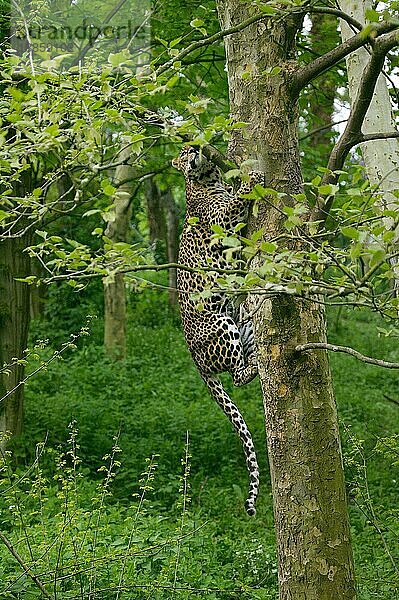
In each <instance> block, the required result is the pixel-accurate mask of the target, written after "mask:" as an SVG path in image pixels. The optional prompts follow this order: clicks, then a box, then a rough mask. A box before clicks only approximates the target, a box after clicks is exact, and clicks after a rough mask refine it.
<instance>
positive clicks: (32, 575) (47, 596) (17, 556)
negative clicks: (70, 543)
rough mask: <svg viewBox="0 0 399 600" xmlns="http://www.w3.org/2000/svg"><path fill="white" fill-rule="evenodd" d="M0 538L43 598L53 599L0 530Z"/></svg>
mask: <svg viewBox="0 0 399 600" xmlns="http://www.w3.org/2000/svg"><path fill="white" fill-rule="evenodd" d="M0 540H1V541H2V542H3V544H4V545H5V547H6V548H7V550H8V551H9V552H10V554H11V555H12V556H13V557H14V558H15V560H16V561H17V562H18V563H19V565H20V566H21V567H22V568H23V570H24V572H25V573H26V574H27V575H28V576H29V577H30V578H31V579H32V581H33V583H34V584H35V585H36V587H38V588H39V590H40V591H41V593H42V594H43V596H44V597H45V598H48V600H54V596H52V594H50V593H49V592H48V591H47V590H46V588H45V587H44V585H43V584H42V582H41V581H40V579H39V578H38V577H37V576H36V575H35V574H34V573H32V570H31V568H30V567H29V566H28V565H26V564H25V563H24V561H23V559H22V558H21V556H20V555H19V554H18V552H17V551H16V549H15V548H14V546H13V545H12V543H11V542H10V540H9V539H8V538H7V537H6V536H5V535H4V533H2V532H1V531H0Z"/></svg>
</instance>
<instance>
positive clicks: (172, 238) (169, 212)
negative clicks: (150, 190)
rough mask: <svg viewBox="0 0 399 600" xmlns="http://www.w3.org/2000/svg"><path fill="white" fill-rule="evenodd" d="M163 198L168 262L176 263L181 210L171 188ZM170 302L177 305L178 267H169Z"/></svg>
mask: <svg viewBox="0 0 399 600" xmlns="http://www.w3.org/2000/svg"><path fill="white" fill-rule="evenodd" d="M162 200H163V205H164V206H165V211H166V231H167V236H166V237H167V240H166V244H167V250H168V262H169V263H176V262H177V253H178V249H179V211H178V208H177V204H176V202H175V200H174V198H173V194H172V192H171V191H170V190H167V191H166V192H164V193H163V194H162ZM169 304H170V305H171V306H176V305H177V269H169Z"/></svg>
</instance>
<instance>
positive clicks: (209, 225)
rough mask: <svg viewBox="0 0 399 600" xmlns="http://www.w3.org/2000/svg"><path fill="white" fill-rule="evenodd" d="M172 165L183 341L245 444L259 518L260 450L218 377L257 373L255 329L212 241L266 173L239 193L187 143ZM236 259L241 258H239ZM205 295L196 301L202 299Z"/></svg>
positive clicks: (250, 507) (242, 217) (241, 218)
mask: <svg viewBox="0 0 399 600" xmlns="http://www.w3.org/2000/svg"><path fill="white" fill-rule="evenodd" d="M172 165H173V166H174V167H175V168H176V169H178V170H179V171H181V172H182V174H183V176H184V179H185V190H186V215H185V220H184V224H183V229H182V234H181V239H180V246H179V253H178V269H177V288H178V296H179V305H180V314H181V320H182V325H183V330H184V336H185V340H186V344H187V346H188V349H189V351H190V353H191V356H192V359H193V361H194V363H195V365H196V367H197V369H198V371H199V374H200V376H201V377H202V379H203V381H204V383H205V385H206V386H207V388H208V390H209V393H210V395H211V397H212V398H213V399H214V400H215V401H216V403H217V404H218V405H219V406H220V408H221V409H222V411H223V412H224V413H225V415H226V416H227V417H228V418H229V420H230V422H231V424H232V425H233V427H234V429H235V431H236V433H237V434H238V436H239V438H240V440H241V444H242V447H243V451H244V455H245V460H246V466H247V471H248V476H249V488H248V494H247V499H246V501H245V510H246V512H247V514H248V515H250V516H254V515H255V514H256V506H255V505H256V500H257V496H258V492H259V466H258V460H257V457H256V452H255V447H254V443H253V439H252V435H251V432H250V431H249V429H248V426H247V424H246V422H245V420H244V418H243V416H242V414H241V413H240V411H239V409H238V407H237V406H236V405H235V404H234V402H233V401H232V399H231V398H230V396H229V394H228V393H227V392H226V390H225V388H224V386H223V384H222V382H221V380H220V374H221V373H224V372H228V373H230V375H231V377H232V380H233V384H234V385H235V386H241V385H245V384H247V383H249V382H250V381H252V380H253V379H254V378H255V377H256V375H257V374H258V365H257V356H256V347H255V342H254V332H253V324H252V320H251V318H250V315H249V312H248V310H247V309H246V307H245V306H244V304H245V302H243V301H242V299H241V300H240V301H234V300H232V297H231V295H228V294H227V293H226V292H224V291H223V290H221V289H220V286H219V287H218V286H217V285H216V282H217V278H218V277H219V276H220V275H219V274H220V272H221V271H222V272H227V273H228V271H229V270H231V269H232V267H231V261H229V260H228V258H227V255H226V248H225V247H224V245H223V243H221V242H220V240H217V239H216V240H215V232H214V229H213V226H219V228H222V230H223V232H224V234H225V235H226V236H229V235H233V234H234V232H235V231H236V227H237V225H239V224H241V223H246V220H247V216H248V209H249V205H250V202H251V200H250V199H248V198H246V197H245V196H244V195H245V194H247V195H249V193H250V191H251V190H252V189H253V187H254V185H255V184H256V183H260V184H263V182H264V175H263V174H262V173H261V172H258V171H253V172H251V173H250V174H249V177H247V180H245V181H243V182H242V183H241V186H240V187H239V189H238V190H237V191H236V192H234V189H233V187H232V186H231V185H229V184H227V183H226V182H225V181H224V179H223V176H222V172H221V170H220V168H219V167H218V166H217V165H216V164H215V163H214V162H213V161H212V160H211V159H209V158H207V157H206V156H205V155H204V152H202V151H201V149H200V148H198V147H194V146H190V145H186V146H183V148H182V150H181V152H180V154H179V156H178V157H177V158H175V159H173V161H172ZM235 258H237V259H239V256H237V253H236V255H235ZM179 266H180V267H181V268H179ZM213 269H215V270H214V271H213ZM205 290H206V293H205V294H202V297H201V301H200V302H199V300H198V295H199V294H200V295H201V293H202V292H204V291H205Z"/></svg>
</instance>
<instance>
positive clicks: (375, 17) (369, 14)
mask: <svg viewBox="0 0 399 600" xmlns="http://www.w3.org/2000/svg"><path fill="white" fill-rule="evenodd" d="M366 19H367V20H368V21H371V22H372V23H378V21H379V20H380V13H379V12H378V11H377V10H373V9H371V8H369V9H368V10H366Z"/></svg>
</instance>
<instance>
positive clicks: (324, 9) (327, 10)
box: [308, 6, 363, 31]
mask: <svg viewBox="0 0 399 600" xmlns="http://www.w3.org/2000/svg"><path fill="white" fill-rule="evenodd" d="M308 13H309V14H316V15H317V14H322V15H333V16H334V17H338V18H339V19H342V20H343V21H346V22H347V23H348V24H349V25H352V26H353V27H354V28H355V29H357V30H358V31H361V30H362V29H363V25H362V24H361V23H360V21H357V20H356V19H354V18H353V17H351V16H350V15H348V14H347V13H345V12H343V11H342V10H339V9H338V8H332V7H330V6H313V7H312V8H310V9H309V10H308Z"/></svg>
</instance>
